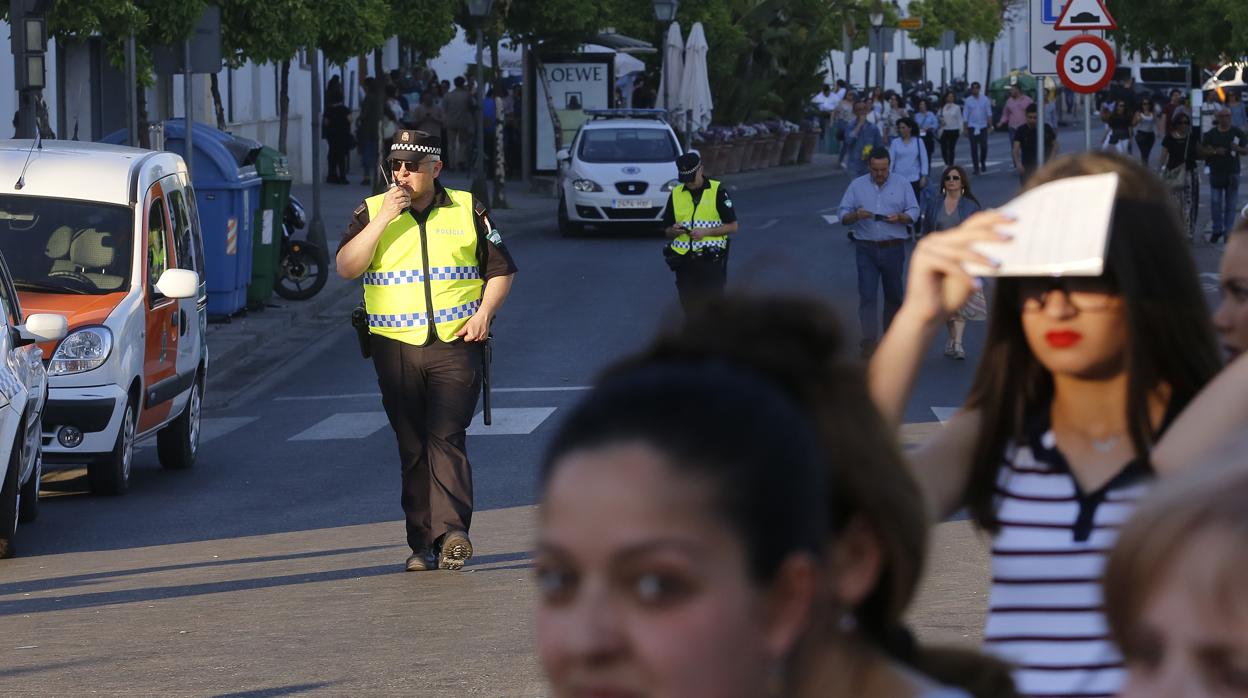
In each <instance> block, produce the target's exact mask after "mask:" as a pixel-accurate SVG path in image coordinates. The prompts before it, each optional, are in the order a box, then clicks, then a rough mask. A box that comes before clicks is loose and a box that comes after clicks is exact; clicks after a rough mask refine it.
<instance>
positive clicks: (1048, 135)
mask: <svg viewBox="0 0 1248 698" xmlns="http://www.w3.org/2000/svg"><path fill="white" fill-rule="evenodd" d="M1055 140H1057V131H1054V130H1053V127H1052V126H1049V125H1048V124H1045V125H1044V151H1045V152H1046V153H1047V152H1048V151H1049V148H1051V147H1052V146H1053V141H1055ZM1014 142H1015V143H1017V144H1018V147H1019V151H1020V152H1019V157H1020V158H1021V159H1022V161H1023V168H1024V169H1032V168H1034V167H1035V166H1036V129H1034V128H1032V127H1031V126H1028V125H1027V124H1023V125H1022V126H1019V127H1018V130H1017V131H1015V132H1014Z"/></svg>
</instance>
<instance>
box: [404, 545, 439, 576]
mask: <svg viewBox="0 0 1248 698" xmlns="http://www.w3.org/2000/svg"><path fill="white" fill-rule="evenodd" d="M437 564H438V558H437V556H436V555H434V554H433V548H421V549H420V550H417V551H416V552H414V553H412V554H411V556H410V557H408V558H407V571H408V572H426V571H428V570H431V569H433V568H434V567H435V566H437Z"/></svg>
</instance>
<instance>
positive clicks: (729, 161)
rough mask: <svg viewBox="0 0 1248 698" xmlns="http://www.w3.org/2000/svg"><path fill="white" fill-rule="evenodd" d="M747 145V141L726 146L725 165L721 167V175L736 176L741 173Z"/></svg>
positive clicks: (734, 142) (739, 141)
mask: <svg viewBox="0 0 1248 698" xmlns="http://www.w3.org/2000/svg"><path fill="white" fill-rule="evenodd" d="M747 145H748V144H747V143H746V142H745V141H741V140H735V141H732V143H730V144H725V146H726V147H725V149H724V154H723V164H722V165H721V167H720V173H721V174H736V173H738V172H740V171H741V161H742V159H743V158H744V156H745V149H746V146H747Z"/></svg>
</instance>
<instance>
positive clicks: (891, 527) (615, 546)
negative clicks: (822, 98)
mask: <svg viewBox="0 0 1248 698" xmlns="http://www.w3.org/2000/svg"><path fill="white" fill-rule="evenodd" d="M838 106H839V105H838ZM872 108H873V107H872V105H870V104H867V103H866V102H859V103H857V104H855V126H857V127H859V129H858V133H857V134H853V137H854V138H858V137H860V136H861V133H862V132H864V131H867V130H868V128H877V127H876V124H871V123H869V121H868V119H867V118H866V117H867V114H866V113H865V110H867V109H872ZM942 111H943V108H942ZM1022 114H1023V121H1022V122H1021V123H1019V124H1018V125H1017V126H1016V127H1015V136H1016V137H1017V136H1018V135H1019V132H1020V131H1022V132H1023V134H1024V136H1025V135H1026V131H1025V129H1026V128H1028V123H1027V115H1028V112H1027V106H1026V105H1024V106H1023V107H1022ZM1033 116H1034V110H1033ZM962 117H963V122H965V121H967V119H966V115H965V114H963V115H962ZM944 123H949V122H948V121H945V122H944ZM999 123H1000V122H999ZM1005 123H1006V124H1008V123H1009V121H1008V119H1007V120H1006V121H1005ZM895 128H896V129H897V133H898V139H897V140H896V141H893V144H892V145H898V144H900V146H902V147H903V148H905V150H903V151H899V150H898V149H897V148H890V147H886V146H884V145H883V144H879V143H877V144H873V145H871V146H870V150H868V151H867V153H866V155H867V157H866V162H867V168H868V170H867V174H866V175H864V176H863V177H862V178H859V179H856V180H855V181H854V182H852V183H851V185H850V189H849V191H847V192H846V195H845V199H844V201H842V205H841V218H842V220H843V221H844V222H845V223H846V224H847V225H850V226H852V227H853V231H854V232H853V239H854V241H855V249H856V253H857V255H858V266H859V277H860V291H861V292H862V294H863V296H864V298H863V301H864V306H863V307H861V308H860V310H864V311H865V310H870V314H869V315H870V317H868V316H867V313H865V312H861V313H860V320H862V322H863V334H864V336H870V335H868V329H870V330H872V331H875V332H879V330H880V326H879V325H878V324H877V322H878V320H877V318H876V317H875V314H876V309H875V299H874V293H875V288H874V284H875V283H878V282H879V281H880V279H881V278H883V279H884V281H883V286H884V289H885V304H884V305H885V307H884V322H883V332H882V337H880V339H879V343H878V346H876V345H874V344H873V345H872V346H871V347H870V349H871V351H867V352H864V356H866V357H867V358H868V363H867V364H866V366H865V369H864V367H863V365H862V364H860V363H859V362H857V361H855V360H854V359H853V358H852V357H850V356H847V352H846V347H845V344H846V342H845V337H844V334H843V332H842V330H841V328H840V325H839V323H838V322H837V320H836V318H835V317H834V315H833V313H832V311H831V310H830V309H829V308H828V307H826V306H824V305H823V304H822V303H820V302H818V301H815V300H812V299H807V298H797V297H782V296H761V295H756V296H743V295H733V294H729V295H718V296H715V297H712V298H707V299H704V300H703V302H701V303H698V304H696V305H693V306H690V307H687V311H686V313H685V315H684V318H683V320H682V321H681V322H679V323H675V324H673V325H671V326H667V327H665V328H664V329H663V330H661V331H660V333H659V335H658V336H657V337H656V338H655V339H654V340H652V341H651V343H650V344H649V345H648V346H647V347H645V348H644V349H642V350H640V351H639V352H637V353H635V354H633V355H631V356H629V357H627V358H625V359H623V360H621V361H620V362H618V363H617V364H615V365H614V366H613V367H611V368H609V369H608V370H607V371H606V372H605V373H604V374H603V375H602V377H601V379H600V381H599V382H598V383H597V385H596V386H595V388H594V389H593V390H592V391H591V392H590V393H589V394H588V396H587V397H586V398H585V399H584V400H583V401H582V402H581V403H580V404H579V405H578V406H577V407H575V408H574V409H573V410H572V411H571V412H570V413H569V414H568V416H567V417H566V419H565V420H564V421H563V423H562V424H561V425H560V427H559V428H558V430H557V432H556V434H555V435H554V437H553V440H552V441H551V443H550V445H549V449H548V451H547V455H546V458H545V459H544V461H543V466H542V469H541V493H542V495H541V497H542V502H541V507H540V510H539V511H540V513H539V525H538V540H537V547H536V553H535V567H536V570H535V572H536V578H537V582H538V615H537V632H538V647H539V654H540V658H541V661H542V665H543V667H544V669H545V672H546V675H547V677H548V679H549V681H550V684H551V687H552V690H553V693H554V695H561V696H563V695H600V694H601V695H652V696H667V695H670V696H716V697H729V698H731V697H732V696H743V697H745V696H767V695H776V696H779V695H785V696H799V697H800V696H855V697H867V698H872V697H875V696H881V697H884V696H887V697H890V698H892V697H911V696H914V697H921V698H966V697H967V696H977V697H978V696H1012V695H1025V696H1115V695H1124V696H1163V695H1164V696H1223V695H1226V696H1230V695H1244V694H1245V692H1248V671H1246V670H1245V667H1246V666H1248V665H1246V664H1245V661H1246V660H1248V585H1245V584H1243V578H1244V576H1245V574H1246V573H1248V552H1245V551H1246V550H1248V545H1246V544H1248V514H1245V508H1244V507H1243V502H1244V501H1245V497H1248V456H1245V454H1248V359H1245V358H1243V355H1244V353H1245V350H1248V220H1244V219H1243V218H1240V219H1239V220H1238V222H1237V223H1236V224H1235V225H1234V227H1233V228H1231V232H1229V233H1228V236H1229V239H1228V242H1227V246H1226V249H1225V254H1224V256H1223V259H1222V269H1221V285H1222V301H1221V303H1220V305H1219V307H1218V309H1217V311H1216V313H1215V314H1214V315H1213V316H1212V319H1211V317H1210V315H1209V313H1208V311H1207V309H1206V306H1205V301H1204V296H1203V293H1202V290H1201V285H1200V281H1199V279H1198V276H1197V273H1196V266H1195V263H1194V260H1193V258H1192V253H1191V251H1190V247H1189V245H1188V244H1187V243H1186V240H1185V235H1184V224H1183V222H1181V220H1180V216H1179V212H1178V210H1177V209H1176V207H1174V206H1173V204H1172V203H1171V199H1170V198H1169V197H1168V196H1167V195H1166V185H1165V184H1164V183H1163V182H1162V181H1161V180H1160V178H1159V177H1158V176H1157V175H1156V174H1155V173H1154V172H1151V171H1149V170H1148V169H1147V168H1145V167H1144V166H1143V165H1141V164H1140V163H1139V161H1138V160H1136V159H1133V158H1128V157H1126V156H1123V155H1121V154H1118V153H1107V152H1091V153H1083V154H1078V155H1067V156H1061V157H1057V158H1056V159H1054V160H1052V161H1050V162H1048V163H1047V164H1046V165H1044V166H1043V167H1040V168H1039V169H1038V170H1036V171H1035V172H1034V173H1031V175H1030V178H1029V179H1028V180H1027V181H1026V184H1025V187H1026V188H1033V187H1036V186H1040V185H1042V184H1045V183H1048V182H1053V181H1057V180H1062V179H1065V178H1070V177H1079V176H1083V175H1093V174H1103V173H1113V174H1114V175H1116V178H1117V181H1118V184H1117V190H1116V194H1115V201H1114V209H1113V215H1112V219H1111V223H1110V230H1109V238H1108V246H1107V251H1106V255H1105V269H1104V272H1103V274H1102V275H1100V276H1096V277H1052V278H1050V277H1044V278H1037V277H999V278H997V279H995V282H994V283H993V285H992V288H991V289H990V290H991V296H992V302H991V303H985V302H984V300H983V299H984V295H983V292H984V285H983V283H982V282H981V281H980V280H979V279H977V278H975V277H973V276H971V275H970V274H969V273H968V272H967V271H966V270H965V266H966V265H968V264H979V265H984V266H988V267H992V266H995V264H996V262H995V261H994V260H993V259H991V258H989V257H987V256H985V255H984V254H982V253H981V252H980V251H979V250H978V249H977V247H976V246H977V245H978V244H981V243H988V242H992V243H997V244H1009V240H1010V237H1009V235H1008V234H1006V233H1005V232H1003V226H1006V224H1008V223H1009V222H1010V219H1009V218H1008V217H1006V216H1004V215H1003V214H1001V213H999V212H995V211H981V210H979V209H980V206H979V202H978V201H977V200H976V199H975V197H974V195H973V193H972V191H971V185H970V182H969V180H968V178H967V173H966V171H965V169H964V168H962V167H960V166H957V165H950V166H947V167H946V168H945V169H944V170H943V172H942V174H941V180H940V183H939V191H940V196H939V197H933V198H932V199H931V200H929V201H928V202H926V205H925V207H924V214H925V215H924V216H923V219H922V232H924V233H926V234H925V235H924V236H923V237H922V238H921V239H920V240H919V241H918V243H917V245H916V246H915V249H914V252H913V255H912V256H911V259H910V260H909V264H908V269H906V265H905V254H904V247H902V246H901V245H900V244H894V241H898V242H900V241H901V240H902V239H904V238H905V235H906V232H905V225H906V224H907V223H913V222H914V221H915V220H916V219H917V216H918V214H919V208H918V202H917V201H916V197H915V192H914V189H913V188H912V186H910V184H911V180H910V179H909V177H910V176H911V175H913V174H914V173H913V172H902V173H900V174H899V173H898V170H896V169H894V165H895V161H896V160H897V159H898V154H899V153H900V154H901V155H903V156H904V157H906V158H907V159H909V158H912V157H915V155H916V154H917V156H918V158H919V162H920V163H921V162H922V157H923V156H922V154H923V152H924V149H923V148H922V147H921V145H920V144H921V143H922V140H921V138H922V137H921V135H918V133H917V132H918V130H919V128H921V127H918V126H917V122H916V121H914V119H913V117H912V116H909V115H907V116H904V117H901V118H899V119H897V121H896V124H895ZM1033 130H1034V125H1033ZM877 133H878V132H877ZM1034 137H1035V136H1034V135H1033V136H1032V138H1034ZM916 151H917V153H916ZM712 200H713V199H712ZM1060 233H1061V231H1054V234H1060ZM903 271H904V273H905V274H906V275H907V279H906V283H905V285H904V291H903V288H902V284H901V278H900V274H901V273H903ZM864 280H868V281H871V285H872V288H871V289H870V292H869V293H868V292H867V289H866V288H865V287H864V284H863V283H862V282H863V281H864ZM866 296H870V298H869V299H868V298H866ZM977 297H978V300H976V298H977ZM867 300H869V301H870V305H869V307H866V303H865V301H867ZM975 305H978V308H973V307H972V306H975ZM979 319H986V321H987V323H988V328H987V341H986V347H985V349H984V353H983V356H982V357H981V358H980V359H979V366H978V370H977V372H976V377H975V380H974V384H973V385H972V388H971V390H970V393H969V395H968V397H967V399H966V402H965V404H964V405H963V406H962V408H961V409H960V411H959V412H958V413H957V414H956V415H955V416H954V417H953V418H952V419H951V420H950V421H949V422H948V424H947V425H945V426H944V427H943V428H942V430H941V431H940V432H938V433H937V435H935V436H934V437H933V438H932V439H931V440H929V442H928V443H926V444H925V445H923V446H921V447H920V448H918V449H915V450H911V451H906V452H903V451H902V450H901V449H900V448H899V443H898V441H899V440H898V438H897V435H896V432H897V430H898V429H899V428H900V424H901V422H902V415H903V413H904V408H905V405H906V403H907V400H908V397H909V394H910V391H911V389H912V386H913V384H914V383H915V381H916V380H917V377H918V375H919V373H920V371H921V370H923V359H924V356H925V354H926V351H927V348H928V346H929V345H930V343H931V341H932V340H933V339H935V337H936V335H937V333H938V332H940V331H941V330H942V329H945V330H946V331H948V332H949V335H948V343H947V345H946V348H947V353H948V354H951V355H953V354H957V353H960V352H958V351H955V349H957V350H960V349H961V347H960V335H961V329H958V324H959V323H961V324H962V325H964V324H965V322H966V321H967V320H979ZM868 320H870V327H869V328H868V327H867V324H868V322H867V321H868ZM875 336H878V335H875ZM962 356H963V357H964V356H965V355H964V354H962ZM868 405H874V409H870V408H866V407H867V406H868ZM960 511H963V512H966V513H967V515H969V517H970V519H971V520H972V522H973V523H974V524H975V525H976V526H977V527H978V528H979V529H981V530H982V531H983V532H984V534H985V535H986V536H987V537H988V538H989V539H990V541H991V566H992V572H991V575H992V583H991V595H990V602H989V613H988V618H987V621H986V625H985V632H984V646H983V650H982V652H975V651H970V650H967V649H953V648H942V647H929V646H926V645H924V644H921V643H919V642H917V641H916V640H915V638H914V636H913V635H912V634H911V633H910V632H909V631H908V630H907V629H906V626H905V622H904V618H905V614H906V610H907V608H908V607H909V604H910V603H911V601H912V600H913V597H914V594H915V590H916V588H917V586H918V584H919V582H920V581H921V579H922V577H923V570H924V562H925V559H926V554H927V540H928V533H929V529H930V527H931V526H932V525H933V524H935V523H938V522H941V521H944V520H946V519H947V518H948V517H950V516H952V515H954V514H955V513H956V512H960ZM1120 534H1121V535H1120Z"/></svg>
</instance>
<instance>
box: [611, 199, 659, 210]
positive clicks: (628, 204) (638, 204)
mask: <svg viewBox="0 0 1248 698" xmlns="http://www.w3.org/2000/svg"><path fill="white" fill-rule="evenodd" d="M611 207H612V208H651V206H650V200H649V199H616V200H615V201H614V202H612V204H611Z"/></svg>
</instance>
